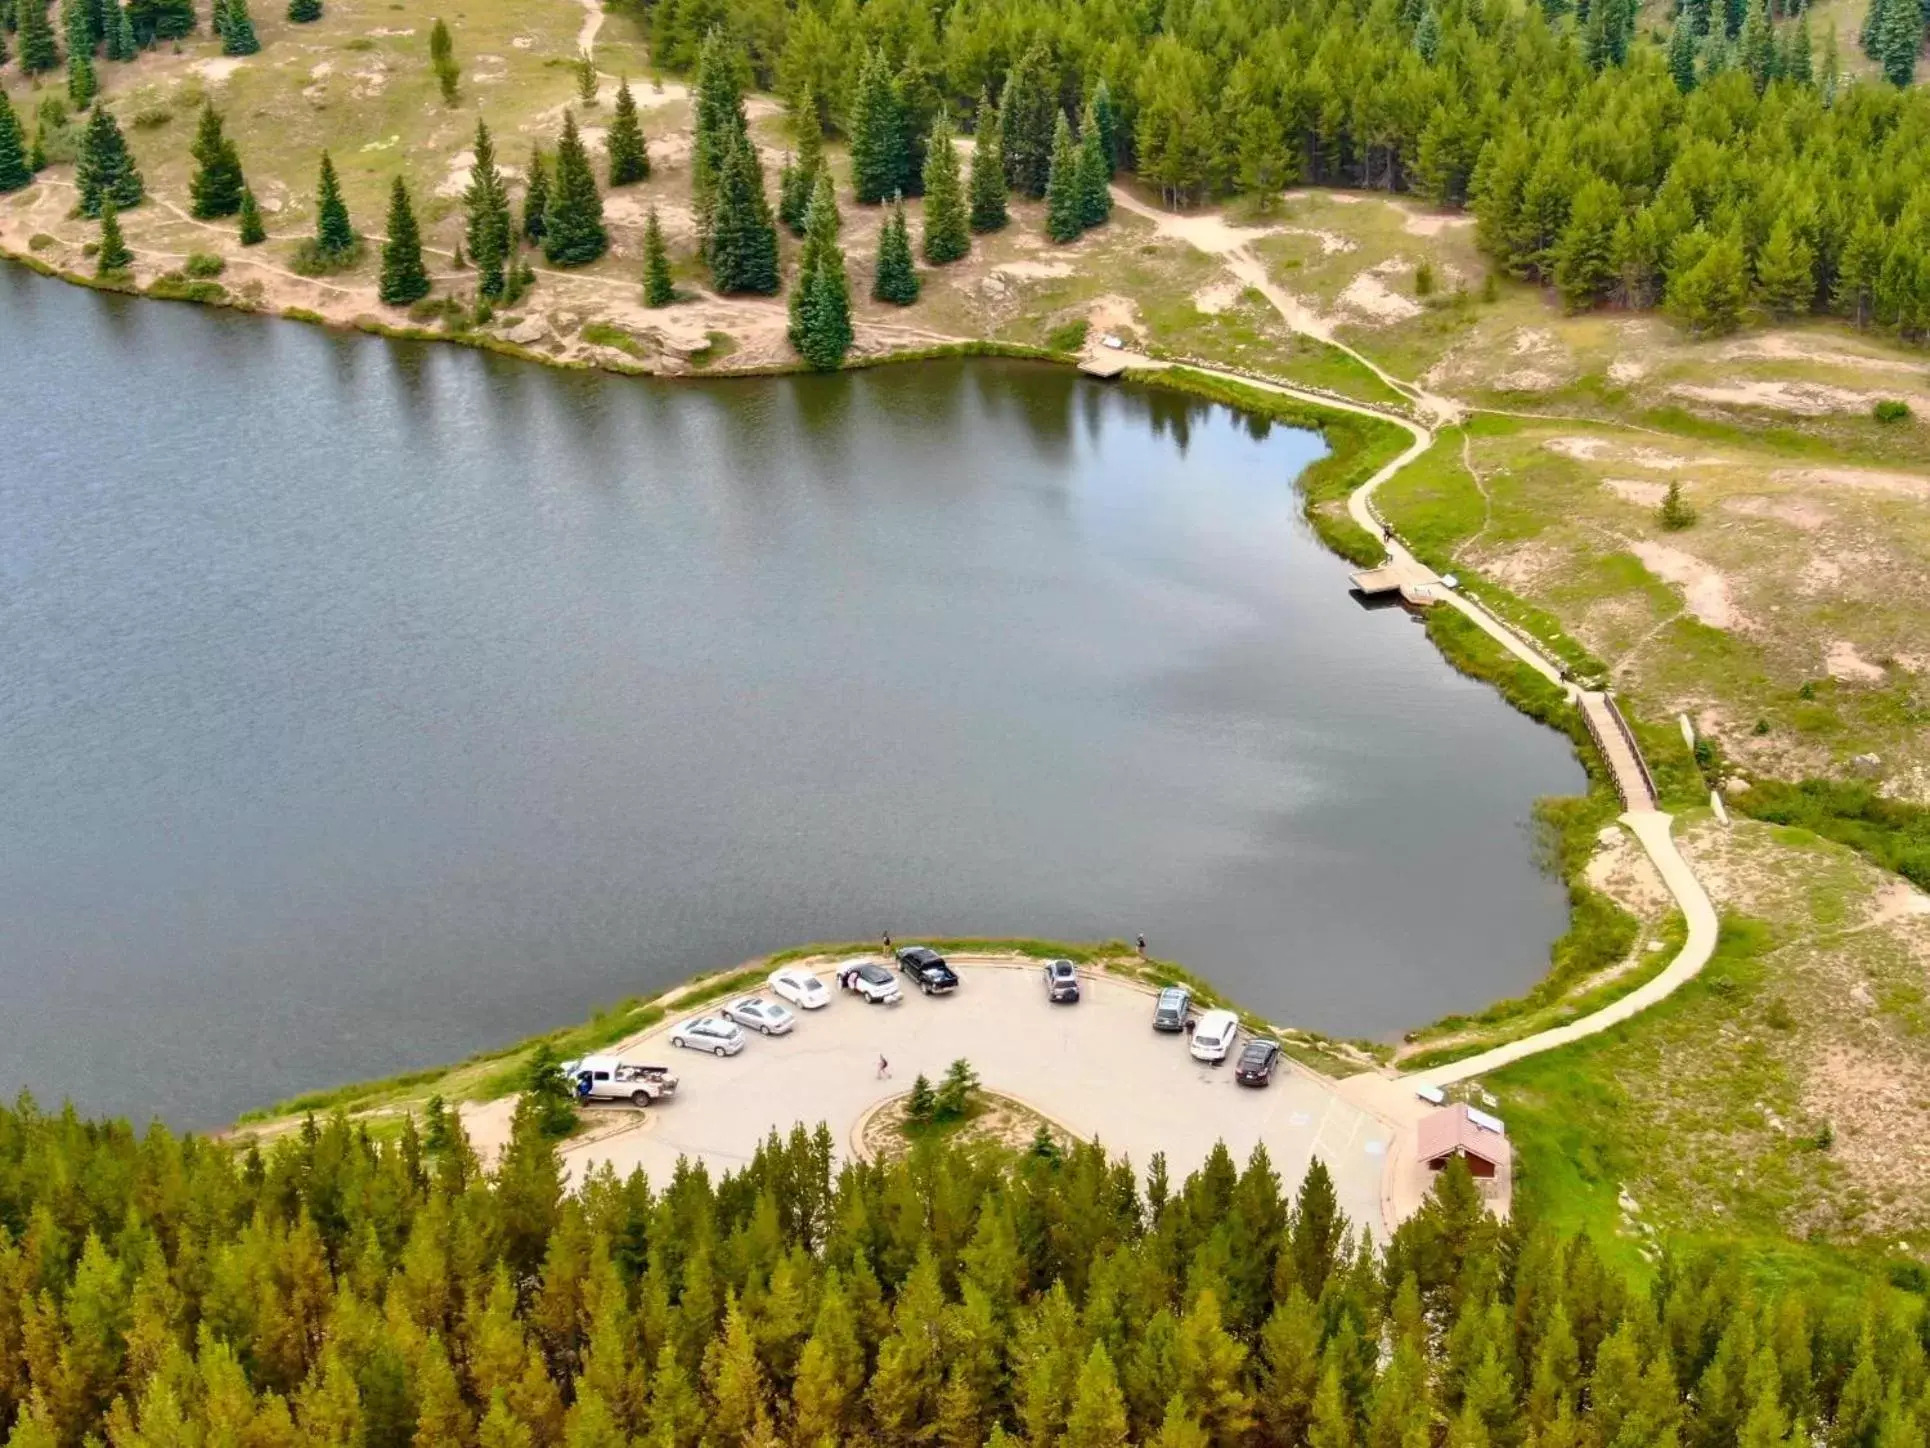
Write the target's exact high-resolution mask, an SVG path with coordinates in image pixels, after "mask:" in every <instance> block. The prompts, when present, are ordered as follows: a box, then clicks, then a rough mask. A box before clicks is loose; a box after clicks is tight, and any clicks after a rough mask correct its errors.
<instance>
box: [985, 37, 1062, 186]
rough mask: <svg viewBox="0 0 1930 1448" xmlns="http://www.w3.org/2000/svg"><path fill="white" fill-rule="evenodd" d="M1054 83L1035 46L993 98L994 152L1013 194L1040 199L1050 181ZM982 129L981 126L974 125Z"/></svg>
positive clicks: (1046, 61)
mask: <svg viewBox="0 0 1930 1448" xmlns="http://www.w3.org/2000/svg"><path fill="white" fill-rule="evenodd" d="M1058 92H1059V86H1058V77H1057V75H1056V74H1055V73H1054V70H1053V66H1052V59H1051V56H1050V55H1049V54H1048V53H1047V51H1046V48H1045V46H1044V44H1043V43H1040V42H1035V43H1034V44H1033V45H1032V46H1031V47H1030V48H1029V49H1028V50H1027V51H1026V52H1025V53H1024V54H1023V55H1022V56H1020V57H1019V62H1018V64H1017V65H1015V66H1013V67H1012V69H1011V72H1010V73H1009V74H1008V75H1007V76H1006V78H1005V89H1004V91H1003V93H1002V94H1001V95H1000V97H999V116H998V125H999V148H1000V151H1001V152H1002V154H1003V156H1004V160H1005V179H1006V181H1007V183H1009V185H1010V187H1011V189H1012V190H1014V191H1022V192H1024V193H1025V194H1026V195H1027V196H1031V197H1034V198H1038V197H1043V196H1044V195H1045V188H1046V183H1047V181H1049V180H1050V179H1051V169H1052V143H1053V137H1054V134H1055V126H1054V118H1055V117H1057V116H1058V115H1059V114H1060V112H1059V100H1058ZM979 124H980V128H981V129H983V126H984V122H983V120H981V121H980V123H979Z"/></svg>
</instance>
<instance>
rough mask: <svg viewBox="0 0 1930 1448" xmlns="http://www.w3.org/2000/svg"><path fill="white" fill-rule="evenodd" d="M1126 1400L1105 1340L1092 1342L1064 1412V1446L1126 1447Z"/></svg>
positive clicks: (1092, 1447) (1083, 1447)
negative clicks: (1069, 1402)
mask: <svg viewBox="0 0 1930 1448" xmlns="http://www.w3.org/2000/svg"><path fill="white" fill-rule="evenodd" d="M1126 1436H1127V1435H1126V1400H1125V1398H1124V1397H1123V1396H1121V1394H1120V1391H1119V1378H1118V1375H1117V1374H1116V1373H1114V1371H1113V1366H1112V1358H1111V1357H1110V1356H1108V1354H1107V1352H1106V1348H1105V1344H1104V1343H1097V1342H1095V1343H1094V1344H1093V1345H1092V1350H1091V1351H1090V1352H1089V1353H1087V1354H1086V1361H1085V1366H1084V1367H1082V1368H1080V1369H1079V1382H1078V1386H1077V1387H1076V1388H1074V1390H1073V1395H1072V1404H1071V1407H1070V1408H1069V1409H1068V1410H1067V1413H1066V1431H1065V1436H1064V1437H1063V1438H1061V1439H1060V1440H1059V1441H1060V1443H1061V1444H1062V1445H1063V1448H1125V1444H1126Z"/></svg>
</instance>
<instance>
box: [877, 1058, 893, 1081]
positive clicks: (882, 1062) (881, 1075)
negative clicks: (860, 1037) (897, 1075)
mask: <svg viewBox="0 0 1930 1448" xmlns="http://www.w3.org/2000/svg"><path fill="white" fill-rule="evenodd" d="M878 1079H879V1080H880V1081H889V1080H890V1079H891V1062H889V1061H887V1060H886V1059H885V1058H884V1057H883V1056H880V1057H879V1058H878Z"/></svg>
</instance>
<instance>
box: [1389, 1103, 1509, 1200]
mask: <svg viewBox="0 0 1930 1448" xmlns="http://www.w3.org/2000/svg"><path fill="white" fill-rule="evenodd" d="M1414 1154H1415V1155H1416V1156H1417V1157H1419V1158H1420V1159H1421V1160H1422V1161H1424V1162H1426V1163H1427V1167H1428V1170H1429V1171H1440V1170H1441V1169H1442V1168H1444V1167H1445V1166H1446V1165H1447V1164H1448V1163H1449V1162H1450V1161H1452V1160H1453V1159H1454V1158H1455V1157H1457V1156H1458V1157H1461V1158H1463V1159H1464V1160H1465V1161H1466V1162H1467V1164H1468V1171H1469V1172H1471V1173H1472V1174H1473V1175H1474V1176H1476V1177H1478V1178H1481V1179H1482V1180H1488V1179H1491V1178H1493V1177H1495V1176H1497V1175H1499V1174H1501V1173H1503V1172H1506V1171H1507V1170H1508V1169H1509V1167H1510V1166H1511V1165H1512V1163H1513V1161H1514V1148H1513V1147H1512V1146H1511V1145H1509V1142H1508V1137H1507V1134H1506V1133H1505V1132H1503V1131H1502V1130H1501V1123H1500V1122H1499V1121H1497V1120H1495V1118H1494V1117H1492V1116H1488V1115H1486V1114H1485V1113H1483V1112H1478V1111H1472V1110H1470V1109H1469V1108H1468V1107H1467V1105H1466V1104H1465V1103H1462V1102H1458V1101H1457V1102H1455V1103H1454V1104H1453V1105H1452V1106H1443V1107H1442V1108H1441V1109H1440V1110H1439V1111H1434V1112H1430V1113H1429V1114H1428V1115H1427V1116H1426V1117H1425V1118H1424V1119H1423V1120H1422V1121H1421V1124H1420V1128H1419V1130H1418V1131H1417V1132H1416V1133H1415V1153H1414Z"/></svg>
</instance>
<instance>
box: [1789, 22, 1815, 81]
mask: <svg viewBox="0 0 1930 1448" xmlns="http://www.w3.org/2000/svg"><path fill="white" fill-rule="evenodd" d="M1783 41H1784V45H1783V58H1782V73H1783V77H1784V78H1785V79H1787V80H1792V81H1794V82H1796V84H1797V85H1812V84H1814V83H1815V80H1816V54H1815V49H1816V48H1815V45H1814V43H1813V42H1812V41H1811V39H1810V33H1809V12H1808V11H1807V10H1805V11H1804V12H1803V13H1802V14H1801V15H1799V16H1797V17H1796V23H1795V24H1794V25H1792V26H1789V27H1788V28H1787V29H1786V31H1785V33H1784V35H1783Z"/></svg>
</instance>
